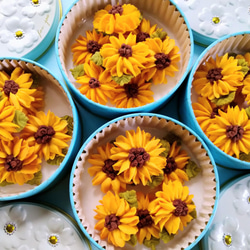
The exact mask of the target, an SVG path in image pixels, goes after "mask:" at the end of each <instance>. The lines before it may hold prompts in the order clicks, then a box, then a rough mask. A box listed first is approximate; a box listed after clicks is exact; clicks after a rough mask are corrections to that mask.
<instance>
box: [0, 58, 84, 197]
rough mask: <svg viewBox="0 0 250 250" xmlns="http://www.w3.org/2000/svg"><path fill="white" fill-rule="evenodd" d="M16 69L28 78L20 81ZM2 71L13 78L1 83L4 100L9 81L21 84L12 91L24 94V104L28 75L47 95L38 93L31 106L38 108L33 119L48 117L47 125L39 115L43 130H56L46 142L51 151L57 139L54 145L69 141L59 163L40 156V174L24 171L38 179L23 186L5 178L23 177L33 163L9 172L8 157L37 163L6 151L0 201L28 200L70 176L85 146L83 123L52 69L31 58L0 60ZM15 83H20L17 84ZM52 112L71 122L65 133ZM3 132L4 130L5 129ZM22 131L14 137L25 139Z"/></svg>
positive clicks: (3, 155) (30, 136)
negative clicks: (71, 165)
mask: <svg viewBox="0 0 250 250" xmlns="http://www.w3.org/2000/svg"><path fill="white" fill-rule="evenodd" d="M16 68H21V69H22V70H21V71H19V73H18V74H23V73H24V77H22V76H21V77H22V79H21V77H19V78H17V75H15V76H11V74H12V72H13V71H14V69H16ZM0 71H1V72H2V73H1V74H5V77H6V79H8V78H9V77H10V80H6V79H5V78H2V76H3V75H1V80H0V81H1V82H2V87H1V93H2V97H3V92H4V91H5V90H6V88H5V87H6V86H5V85H6V82H9V83H13V84H14V85H16V86H17V85H18V83H19V85H18V86H17V92H16V93H14V92H15V91H14V92H12V90H11V93H14V94H13V95H16V96H17V94H18V91H22V93H23V94H22V95H20V96H19V97H17V98H21V99H19V100H20V101H21V102H22V100H23V99H22V98H24V97H25V96H26V94H25V93H26V92H25V91H26V90H25V88H30V87H28V85H29V84H28V85H27V84H26V85H24V84H23V85H22V86H21V85H20V84H21V82H22V81H30V80H28V79H27V75H28V73H29V74H30V75H31V77H32V79H33V86H32V87H31V88H37V89H38V88H39V90H40V91H41V92H43V94H41V95H40V94H36V98H37V97H39V98H38V99H34V100H35V102H33V101H32V102H31V106H32V105H33V106H32V107H35V109H33V110H32V112H33V113H32V112H31V113H30V114H32V116H33V117H38V116H37V113H36V111H41V112H44V115H45V116H46V117H47V118H44V119H43V120H44V121H43V122H44V123H42V122H41V121H42V119H41V116H39V117H40V118H39V119H40V122H39V121H38V123H37V126H38V125H39V124H40V125H39V128H40V127H41V126H42V125H45V126H47V127H49V126H51V127H53V129H54V131H55V134H53V135H52V138H51V139H50V141H49V142H48V141H47V142H46V143H51V144H50V146H49V147H50V152H51V150H52V148H53V144H52V141H53V140H54V142H55V140H56V144H57V143H58V142H59V141H60V140H61V139H60V138H65V136H66V137H67V139H65V142H64V143H66V145H68V146H67V147H66V145H65V144H62V145H63V146H60V147H61V151H62V152H63V154H62V158H60V157H59V154H57V153H56V156H55V158H54V159H57V160H58V161H56V162H55V161H54V162H53V161H52V162H48V161H47V160H46V159H45V158H44V156H43V157H40V158H41V160H42V161H41V164H40V165H41V169H40V171H38V172H37V170H36V171H34V170H32V171H31V172H25V173H24V172H22V173H23V174H34V173H35V176H34V178H33V177H32V179H30V178H29V177H28V179H29V180H30V182H28V183H27V182H26V181H25V182H24V184H22V183H21V184H20V183H19V184H17V183H16V182H15V183H16V184H10V183H11V182H13V181H10V180H9V181H7V179H6V178H5V177H4V176H6V173H8V171H14V172H12V173H11V175H12V176H15V174H18V175H19V174H21V171H22V169H23V164H25V165H27V166H28V165H29V164H31V163H29V164H28V163H22V167H21V168H20V169H19V168H18V169H16V168H14V167H13V169H12V168H8V169H7V168H5V167H3V166H4V164H5V163H6V164H8V165H10V164H11V163H8V162H7V161H6V159H7V158H6V157H7V156H8V155H13V157H14V158H15V159H16V158H17V159H18V160H20V161H21V162H24V161H26V160H25V159H30V160H31V161H30V162H32V163H33V160H34V159H33V160H32V159H31V158H28V156H24V155H23V154H22V156H21V154H19V153H17V152H16V151H13V152H12V151H8V150H7V149H5V154H4V153H3V152H2V154H1V158H2V160H1V163H2V168H1V184H0V201H8V200H15V199H21V198H26V197H30V196H33V195H35V194H38V193H40V192H41V191H44V190H45V189H47V188H48V187H51V186H52V185H53V184H54V183H56V181H58V180H59V179H60V178H61V177H62V176H64V175H65V174H66V172H67V170H69V168H70V164H71V163H72V162H73V160H74V158H75V155H76V153H77V152H78V150H79V147H80V144H81V129H80V127H81V126H80V124H79V123H80V121H79V117H78V112H77V109H76V106H75V104H74V102H73V99H72V97H71V95H70V93H69V91H68V89H67V88H66V87H65V85H64V84H63V83H61V82H60V80H58V78H57V77H56V76H55V75H54V74H53V72H51V71H50V70H49V69H47V68H45V67H44V66H42V65H40V64H39V63H37V62H35V61H32V60H28V59H19V58H0ZM22 71H23V73H22ZM3 72H4V73H3ZM6 74H8V77H7V76H6ZM25 74H26V76H25ZM18 79H19V80H18ZM25 79H26V80H25ZM15 80H16V81H17V82H18V83H16V82H15ZM20 81H21V82H20ZM13 84H12V85H13ZM22 88H23V89H22ZM41 92H40V93H41ZM27 93H28V92H27ZM29 93H30V94H29V95H33V94H31V92H29ZM36 93H38V92H36ZM7 94H8V93H7V92H6V95H7ZM33 97H34V96H33ZM6 98H7V97H6V96H5V99H6ZM8 98H10V97H8ZM7 100H8V99H7ZM1 101H2V102H3V100H1ZM42 102H44V105H41V103H42ZM8 105H9V104H8ZM10 106H11V105H9V107H10ZM1 108H2V104H1ZM48 111H50V112H52V113H53V114H54V117H59V118H57V119H58V120H61V118H63V119H66V120H67V123H66V126H67V127H65V130H64V129H62V128H61V125H59V123H58V121H57V122H56V123H55V121H54V120H53V119H54V118H48V117H49V116H48ZM14 112H15V117H17V118H15V123H17V124H22V123H18V122H17V121H16V120H18V119H19V118H18V117H23V116H16V115H17V111H16V110H15V111H14ZM22 113H23V114H24V115H26V118H23V119H24V120H26V122H29V119H30V117H29V114H28V113H27V114H25V113H26V111H24V110H22ZM35 119H38V118H35ZM45 120H46V121H49V123H48V124H47V123H46V121H45ZM7 121H8V122H12V121H10V120H7ZM5 122H6V120H5V118H4V117H1V123H2V124H5ZM45 123H46V124H45ZM23 124H25V126H26V125H27V123H23ZM32 124H33V123H32ZM22 126H23V125H21V127H22ZM37 126H36V127H37ZM56 126H60V128H57V127H56ZM63 126H65V125H63ZM1 127H2V126H1ZM39 128H38V130H39ZM1 129H3V128H1ZM66 129H67V131H66ZM38 130H37V131H38ZM22 131H24V130H22ZM22 131H17V132H13V134H12V137H13V138H14V137H19V138H21V134H22ZM35 132H36V131H35V130H34V133H35ZM64 135H65V136H64ZM61 136H62V137H61ZM40 137H41V136H40ZM23 138H25V140H26V139H28V137H25V136H24V137H23ZM32 138H33V137H32V134H31V135H29V139H32ZM34 138H35V134H34ZM1 139H2V140H3V139H4V138H2V137H1ZM58 139H59V141H58ZM4 140H6V139H4ZM12 140H13V139H10V138H9V139H8V143H10V142H11V141H12ZM63 140H64V139H63ZM6 141H7V140H6ZM44 142H45V141H44ZM5 144H6V143H5ZM5 144H4V143H3V141H1V147H2V146H3V145H5ZM38 144H39V145H43V143H42V144H41V143H37V145H38ZM6 145H8V144H6ZM47 145H49V144H47ZM59 150H60V149H59ZM2 151H3V150H2ZM14 152H16V153H14ZM20 152H21V151H20ZM58 152H59V151H58ZM29 154H30V153H29ZM36 155H37V157H38V155H39V153H36ZM13 157H12V158H13ZM29 157H30V156H29ZM14 158H13V159H11V162H12V160H15V159H14ZM4 159H5V160H4ZM51 159H52V158H51ZM4 162H5V163H4ZM26 162H27V161H26ZM26 168H27V167H26ZM38 170H39V169H38ZM6 171H7V172H6ZM18 171H20V172H18ZM25 171H26V170H25ZM27 171H28V170H27ZM16 177H17V176H16ZM16 177H15V178H16ZM25 178H26V177H25ZM25 180H26V179H25ZM6 181H7V183H6Z"/></svg>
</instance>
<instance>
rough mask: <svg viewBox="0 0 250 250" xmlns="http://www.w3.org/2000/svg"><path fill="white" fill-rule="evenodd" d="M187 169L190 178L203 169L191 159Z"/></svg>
mask: <svg viewBox="0 0 250 250" xmlns="http://www.w3.org/2000/svg"><path fill="white" fill-rule="evenodd" d="M185 169H186V173H187V175H188V178H189V179H191V178H194V177H195V176H196V175H197V174H199V173H200V171H201V170H200V168H199V167H198V166H197V164H196V163H195V162H194V161H191V160H189V161H188V164H187V165H186V167H185Z"/></svg>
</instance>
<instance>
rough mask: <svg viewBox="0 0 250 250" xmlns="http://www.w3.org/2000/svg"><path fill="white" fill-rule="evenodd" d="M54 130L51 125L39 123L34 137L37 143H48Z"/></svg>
mask: <svg viewBox="0 0 250 250" xmlns="http://www.w3.org/2000/svg"><path fill="white" fill-rule="evenodd" d="M55 133H56V132H55V130H54V129H53V127H51V126H45V125H41V126H39V128H38V130H37V132H36V133H35V135H34V137H35V139H36V142H37V143H38V144H46V143H49V142H50V141H51V139H52V137H53V135H54V134H55Z"/></svg>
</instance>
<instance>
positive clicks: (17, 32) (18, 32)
mask: <svg viewBox="0 0 250 250" xmlns="http://www.w3.org/2000/svg"><path fill="white" fill-rule="evenodd" d="M15 35H16V37H18V38H20V37H22V36H23V32H22V31H21V30H18V31H16V33H15Z"/></svg>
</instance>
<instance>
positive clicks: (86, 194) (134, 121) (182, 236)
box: [72, 116, 216, 250]
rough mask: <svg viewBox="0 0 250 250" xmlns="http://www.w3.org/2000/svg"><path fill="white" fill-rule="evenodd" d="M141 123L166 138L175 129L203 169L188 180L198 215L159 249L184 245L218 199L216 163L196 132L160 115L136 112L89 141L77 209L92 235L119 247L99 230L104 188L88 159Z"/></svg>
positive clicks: (110, 249)
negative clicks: (95, 182) (98, 214)
mask: <svg viewBox="0 0 250 250" xmlns="http://www.w3.org/2000/svg"><path fill="white" fill-rule="evenodd" d="M138 126H140V128H141V129H143V130H145V131H146V132H149V133H151V134H152V135H153V136H155V137H157V138H162V137H164V136H166V134H167V133H174V134H175V135H177V136H178V137H180V138H181V139H182V143H183V147H184V149H185V150H187V152H188V154H189V155H190V156H191V159H192V160H193V161H195V162H196V163H197V164H198V166H199V167H200V169H201V172H200V174H199V175H197V176H196V177H195V178H193V179H192V180H190V181H188V182H186V185H187V186H188V187H189V191H190V194H194V199H193V201H194V202H195V205H196V208H197V219H195V220H193V221H192V222H191V223H190V224H189V225H188V226H187V227H186V228H185V229H184V231H182V232H180V233H179V234H178V235H176V236H175V237H174V239H173V240H171V241H170V242H169V243H167V244H164V243H163V242H161V243H160V245H158V246H157V250H161V249H162V250H163V249H166V248H167V249H168V250H180V249H184V248H186V247H188V246H189V245H190V244H191V243H192V242H194V241H195V239H196V238H197V237H198V236H199V235H200V233H201V232H202V231H203V230H204V228H205V227H206V225H207V223H208V221H209V219H210V216H211V214H212V213H213V208H214V204H215V199H216V179H215V174H214V169H213V165H212V164H211V161H210V158H209V156H208V154H207V152H206V150H205V149H204V148H203V146H202V144H201V142H200V141H198V140H197V138H196V137H195V136H194V135H192V134H190V132H189V131H188V130H186V129H185V128H183V127H182V126H180V125H178V124H175V123H174V122H172V121H168V120H166V119H162V118H158V117H156V116H152V117H149V116H144V117H142V116H135V117H130V118H127V119H123V120H119V121H117V122H115V123H113V124H110V125H109V126H108V127H106V128H105V129H103V130H102V131H100V132H99V133H97V134H96V135H95V136H94V138H93V139H92V140H91V141H90V142H89V143H88V144H87V145H86V147H85V148H84V151H83V152H82V154H81V156H80V158H79V160H78V162H77V163H76V169H75V172H74V178H73V187H72V188H73V200H74V204H75V210H76V212H77V214H78V217H79V219H80V220H81V223H82V225H83V227H84V228H85V229H86V230H87V232H88V233H89V234H90V235H91V237H92V238H93V239H94V241H96V242H97V243H98V244H100V245H101V246H102V247H105V248H106V249H107V250H114V249H119V248H116V247H114V246H113V245H111V244H108V243H107V242H106V241H104V240H101V239H100V236H99V231H97V230H95V229H94V226H95V224H96V222H97V221H96V220H95V219H94V216H95V212H94V211H93V209H95V208H96V206H97V205H99V200H101V199H102V197H103V195H104V194H103V193H102V192H101V189H100V186H93V185H92V177H90V175H89V174H88V168H89V167H90V164H89V163H88V162H87V159H88V157H89V155H91V154H92V153H96V148H97V147H98V146H101V145H104V144H106V143H107V142H109V141H112V140H114V139H115V138H116V137H117V136H118V135H125V131H126V130H131V129H134V130H136V128H137V127H138ZM141 190H142V189H141ZM125 249H131V250H132V249H140V250H142V249H143V250H148V248H147V247H145V246H144V245H140V244H137V245H136V248H134V247H132V246H131V245H129V244H126V245H125Z"/></svg>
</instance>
